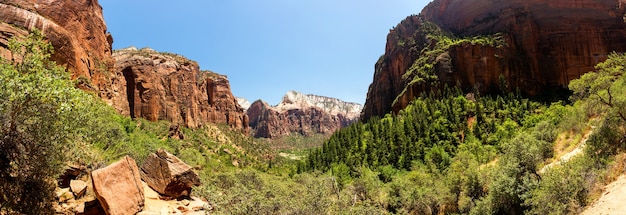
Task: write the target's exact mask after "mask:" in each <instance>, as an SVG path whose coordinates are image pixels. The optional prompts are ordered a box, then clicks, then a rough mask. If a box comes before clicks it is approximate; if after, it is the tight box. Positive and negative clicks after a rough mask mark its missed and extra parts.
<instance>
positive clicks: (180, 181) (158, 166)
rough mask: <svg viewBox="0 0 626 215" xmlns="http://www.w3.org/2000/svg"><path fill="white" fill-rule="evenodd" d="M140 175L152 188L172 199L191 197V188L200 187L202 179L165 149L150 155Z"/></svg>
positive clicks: (142, 166)
mask: <svg viewBox="0 0 626 215" xmlns="http://www.w3.org/2000/svg"><path fill="white" fill-rule="evenodd" d="M140 173H141V179H142V180H143V181H145V182H146V184H148V186H150V188H152V189H154V190H155V191H157V192H158V193H159V194H161V195H163V196H166V197H169V198H172V199H177V198H180V197H189V195H190V194H191V188H192V187H194V186H199V185H200V177H199V176H198V174H196V173H195V172H194V171H193V170H192V169H191V167H190V166H189V165H187V164H186V163H184V162H183V161H181V160H180V159H178V158H177V157H176V156H174V155H172V154H170V153H169V152H166V151H165V150H163V149H159V150H158V151H157V152H156V153H152V154H150V155H148V158H147V159H146V161H145V162H144V163H143V165H141V172H140Z"/></svg>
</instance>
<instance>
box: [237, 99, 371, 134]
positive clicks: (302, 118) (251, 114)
mask: <svg viewBox="0 0 626 215" xmlns="http://www.w3.org/2000/svg"><path fill="white" fill-rule="evenodd" d="M360 111H361V105H359V104H355V103H349V102H343V101H340V100H339V99H334V98H328V97H323V96H316V95H304V94H301V93H297V92H294V91H291V92H288V93H287V94H286V95H285V96H284V97H283V99H282V101H281V103H279V104H278V105H277V106H274V107H272V106H270V105H268V104H267V103H265V102H263V101H261V100H257V101H255V102H253V103H252V104H251V105H250V107H249V108H248V110H247V111H246V113H247V115H248V118H249V119H250V123H249V125H250V128H251V129H253V130H254V136H255V137H263V138H279V137H282V136H285V135H289V134H293V133H298V134H301V135H304V136H308V135H312V134H332V133H333V132H335V131H336V130H338V129H340V128H343V127H345V126H348V125H349V124H350V123H352V122H354V121H355V120H357V118H358V114H359V112H360Z"/></svg>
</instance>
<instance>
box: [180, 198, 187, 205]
mask: <svg viewBox="0 0 626 215" xmlns="http://www.w3.org/2000/svg"><path fill="white" fill-rule="evenodd" d="M180 203H182V204H183V205H184V206H189V200H187V199H183V200H182V201H180Z"/></svg>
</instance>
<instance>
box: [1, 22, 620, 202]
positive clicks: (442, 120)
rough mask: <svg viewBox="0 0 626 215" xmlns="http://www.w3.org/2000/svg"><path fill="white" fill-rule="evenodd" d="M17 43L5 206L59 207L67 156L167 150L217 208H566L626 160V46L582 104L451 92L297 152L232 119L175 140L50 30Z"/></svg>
mask: <svg viewBox="0 0 626 215" xmlns="http://www.w3.org/2000/svg"><path fill="white" fill-rule="evenodd" d="M20 41H21V42H19V41H18V40H13V41H12V42H11V44H12V45H11V47H10V48H11V49H12V50H13V55H14V58H13V59H3V62H1V65H0V68H1V71H0V72H1V73H2V74H1V76H0V79H1V81H0V89H1V90H0V120H1V121H2V124H0V126H1V128H2V130H0V132H2V137H3V138H2V139H1V140H0V141H1V142H0V147H1V150H0V189H2V190H3V192H2V194H0V213H28V214H41V213H46V214H47V213H51V205H52V202H53V201H54V196H53V194H52V191H53V189H54V183H53V181H54V180H53V179H54V177H55V176H56V175H58V173H60V172H59V171H61V167H62V165H63V164H64V163H78V164H84V165H88V166H91V167H93V168H98V167H101V166H104V165H106V164H107V163H109V162H112V161H114V160H117V159H119V158H120V157H122V156H124V155H131V156H133V157H134V158H135V159H136V160H137V161H138V162H139V163H140V164H141V162H142V161H143V160H144V158H145V157H146V156H147V155H148V154H149V153H151V152H154V151H155V150H156V149H158V148H164V149H166V150H168V151H170V152H172V153H174V154H175V155H176V156H178V157H179V158H181V159H182V160H183V161H185V162H186V163H188V164H190V165H191V166H193V167H194V169H195V170H196V171H197V172H198V173H199V175H200V176H201V178H202V181H203V184H204V185H202V186H201V187H198V188H196V189H194V191H193V193H194V194H195V195H200V196H202V197H203V198H206V199H207V200H209V202H210V203H211V204H212V206H213V213H217V214H221V213H224V214H328V213H330V214H385V213H399V214H405V213H417V214H436V213H450V214H455V213H456V214H502V213H506V214H521V213H527V214H568V213H576V212H579V211H580V210H581V209H582V208H584V207H585V206H586V205H588V204H589V203H590V200H592V199H593V198H595V197H596V196H597V195H598V193H599V192H600V190H601V189H600V188H601V187H602V186H603V185H604V184H606V183H608V182H610V181H611V180H613V179H614V178H615V177H616V176H618V175H619V174H621V173H622V172H624V170H626V153H624V149H626V144H624V135H625V134H626V132H625V130H624V123H625V122H626V121H625V119H624V117H623V116H624V114H626V113H625V111H626V110H625V109H624V107H625V105H624V102H626V95H624V94H623V93H621V92H625V91H626V89H625V87H626V86H625V85H624V77H623V73H624V68H625V66H626V55H622V54H612V55H611V56H610V57H609V59H608V60H607V61H606V62H604V63H601V64H599V65H598V66H597V70H598V72H597V73H589V74H586V75H584V76H582V77H581V78H580V79H579V80H575V81H572V83H571V84H570V89H571V90H572V91H573V92H574V96H573V97H572V98H573V99H572V103H569V102H557V103H553V104H542V103H538V102H533V101H531V100H528V99H525V98H522V97H520V96H519V95H516V94H506V95H494V96H489V95H487V96H484V95H483V96H481V95H472V94H468V95H464V94H463V93H462V92H460V91H459V90H457V89H443V90H442V91H441V92H434V93H433V94H431V95H429V96H424V97H421V98H418V99H416V100H415V101H414V102H413V103H412V104H411V105H409V106H408V107H407V108H406V109H405V110H403V111H401V112H399V113H398V114H397V115H391V114H390V115H387V116H385V117H382V118H377V119H372V120H370V121H369V122H366V123H356V124H353V125H351V126H349V127H347V128H345V129H342V130H341V131H339V132H337V133H335V134H333V135H332V136H331V137H330V138H329V139H328V140H326V141H325V142H324V144H323V146H322V147H321V148H319V149H314V150H311V152H310V154H308V157H306V158H303V160H302V161H301V162H300V161H298V160H297V159H295V160H294V159H291V158H289V157H282V156H276V154H275V153H276V152H275V151H273V150H272V149H271V147H270V145H269V144H268V143H264V141H262V140H254V139H252V138H250V137H248V136H245V135H243V134H241V133H239V132H237V131H233V130H230V129H228V128H227V126H224V125H208V126H205V127H202V128H199V129H194V130H192V129H186V128H183V129H182V133H183V134H184V139H182V140H179V139H174V138H170V137H169V136H168V133H169V130H170V124H169V123H168V122H149V121H145V120H141V119H136V120H133V119H130V118H128V117H124V116H120V115H119V114H117V113H115V111H114V110H113V109H112V108H111V107H109V106H107V105H106V104H104V103H103V102H101V101H99V99H98V98H97V97H95V96H93V95H90V94H87V93H85V92H83V91H80V90H77V89H75V88H74V84H75V83H74V82H72V81H71V80H70V79H69V76H68V74H67V73H66V72H65V71H64V70H63V69H62V68H59V67H57V66H55V65H54V64H53V63H52V62H51V61H49V60H48V57H49V53H50V52H49V51H51V47H50V46H49V45H48V44H47V43H45V41H44V40H43V39H42V36H41V35H40V34H38V33H35V34H33V35H30V36H29V37H28V38H22V39H21V40H20ZM588 132H592V133H591V135H589V139H588V140H587V141H586V147H585V153H584V156H577V157H574V158H572V159H571V160H570V161H568V162H565V163H563V164H561V165H554V166H552V167H550V168H546V170H545V171H541V172H540V171H539V170H540V169H541V168H542V167H543V166H545V165H546V164H547V163H549V162H552V160H553V159H554V158H555V157H556V156H555V155H554V153H553V152H554V151H555V150H554V148H555V146H558V145H562V144H555V143H557V142H558V141H559V138H557V136H563V135H566V134H584V133H588ZM285 141H290V140H289V139H287V140H285ZM293 141H298V142H300V143H301V144H302V146H303V147H305V148H308V147H309V146H310V145H309V144H308V143H307V140H299V139H298V138H295V139H294V140H293ZM575 142H579V141H575ZM580 142H584V141H583V140H580ZM559 150H560V149H559ZM296 153H298V152H296ZM270 161H271V162H270ZM296 164H297V165H296ZM41 176H48V177H41ZM35 190H36V191H35Z"/></svg>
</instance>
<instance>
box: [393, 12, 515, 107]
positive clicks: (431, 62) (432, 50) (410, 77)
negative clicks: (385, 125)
mask: <svg viewBox="0 0 626 215" xmlns="http://www.w3.org/2000/svg"><path fill="white" fill-rule="evenodd" d="M413 37H422V38H425V39H426V43H425V44H417V43H416V42H415V40H414V39H413V38H411V39H410V42H408V44H409V45H411V46H412V47H411V48H410V49H414V50H416V51H417V52H418V56H419V57H418V58H417V59H415V61H414V62H413V64H412V65H411V67H409V69H407V70H406V71H405V72H404V74H403V75H402V78H403V79H404V80H406V81H407V82H408V84H407V85H406V86H405V88H404V90H403V91H402V92H401V93H400V94H399V95H398V96H397V97H396V99H395V100H394V102H393V103H394V104H395V103H396V102H397V101H398V98H400V97H402V95H403V94H404V93H405V92H406V91H407V90H408V89H411V88H412V86H413V85H422V84H425V83H431V84H433V85H436V83H437V80H438V76H437V74H436V71H435V65H436V64H437V58H438V57H439V56H441V55H442V54H444V53H446V52H447V51H448V50H450V49H452V48H454V47H457V46H463V45H482V46H491V47H496V48H502V47H504V46H505V45H506V41H505V39H504V37H503V36H502V34H501V33H496V34H493V35H478V36H473V37H464V38H458V37H455V36H454V35H453V34H451V33H449V32H445V31H444V30H442V29H441V28H439V26H437V25H436V24H434V23H430V22H423V23H422V25H421V26H420V28H419V30H418V31H417V32H416V35H413ZM398 45H400V46H405V45H407V42H405V41H404V40H402V39H400V40H399V42H398Z"/></svg>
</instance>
